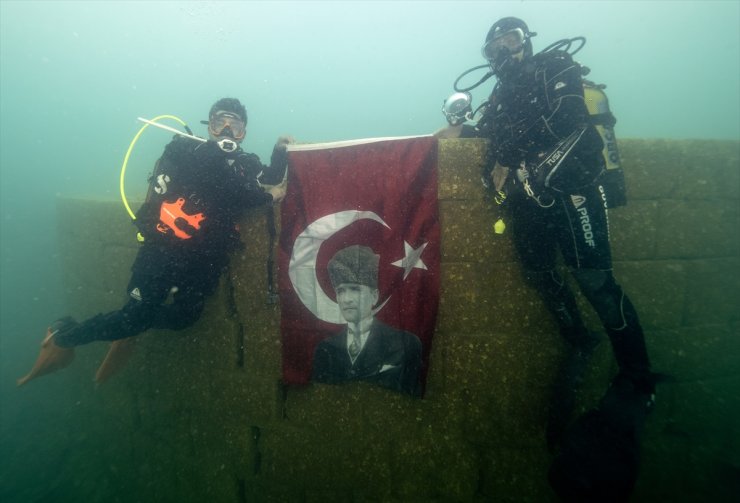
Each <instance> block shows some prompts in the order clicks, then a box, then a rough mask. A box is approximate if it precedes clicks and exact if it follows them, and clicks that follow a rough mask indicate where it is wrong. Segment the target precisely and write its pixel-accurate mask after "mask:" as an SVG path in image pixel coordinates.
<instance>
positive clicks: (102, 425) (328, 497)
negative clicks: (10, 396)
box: [34, 140, 740, 503]
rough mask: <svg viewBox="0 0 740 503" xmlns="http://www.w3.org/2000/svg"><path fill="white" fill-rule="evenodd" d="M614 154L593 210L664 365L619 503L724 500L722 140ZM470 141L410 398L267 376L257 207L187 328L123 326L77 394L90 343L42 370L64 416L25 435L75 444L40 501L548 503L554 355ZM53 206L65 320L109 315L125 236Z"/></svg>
mask: <svg viewBox="0 0 740 503" xmlns="http://www.w3.org/2000/svg"><path fill="white" fill-rule="evenodd" d="M619 147H620V150H621V154H622V162H623V166H624V169H625V174H626V181H627V188H628V197H629V203H628V205H627V206H626V207H621V208H616V209H614V210H612V211H610V222H611V230H612V238H613V251H614V260H615V264H614V269H615V274H616V276H617V279H618V281H619V282H620V283H621V284H622V286H623V287H624V289H625V290H626V291H627V292H628V293H629V295H630V297H631V299H632V301H633V303H634V304H635V305H636V307H637V309H638V312H639V313H640V317H641V320H642V322H643V325H644V327H645V330H646V337H647V343H648V348H649V351H650V354H651V357H652V360H653V363H654V367H655V370H656V371H658V372H662V373H665V374H668V375H670V380H669V381H667V382H665V383H663V384H661V385H660V388H659V390H658V401H657V406H656V408H655V410H654V412H653V413H652V415H651V417H650V418H649V420H648V424H647V428H646V431H645V433H644V441H643V456H642V465H641V474H640V478H639V480H638V485H637V488H636V489H635V493H634V496H633V501H659V500H673V501H691V500H699V499H701V500H705V501H729V500H730V495H732V494H735V495H736V494H737V492H733V491H737V487H738V486H737V480H736V478H735V477H733V474H737V473H738V470H739V469H740V457H739V455H738V452H740V330H739V328H740V319H739V318H738V306H740V274H738V273H739V272H740V233H738V229H739V228H740V225H738V224H739V223H740V197H739V194H738V188H739V187H740V155H739V152H740V144H738V142H719V141H717V142H715V141H698V140H692V141H670V140H623V141H621V142H620V144H619ZM484 148H485V147H484V142H482V141H480V140H442V141H440V144H439V149H440V151H439V175H440V181H439V199H440V211H441V222H442V240H443V242H442V297H441V304H440V312H439V320H438V327H437V333H436V335H435V340H434V347H433V349H432V354H431V361H430V370H429V375H428V387H427V392H426V397H425V398H424V399H422V400H414V399H410V398H406V397H404V396H399V395H396V394H393V393H392V392H387V391H385V390H382V389H376V388H373V387H370V386H366V385H362V384H353V385H347V386H330V385H312V386H308V387H305V388H286V387H284V386H282V385H281V382H280V369H281V363H280V361H281V360H280V358H281V348H280V334H279V320H280V310H279V306H278V305H274V304H268V303H267V302H266V298H267V280H266V274H265V263H266V259H267V250H268V236H267V233H266V231H265V228H266V227H265V218H266V215H265V213H264V212H263V211H262V210H255V211H253V212H251V213H250V214H249V215H248V216H247V218H245V220H244V221H243V222H242V224H241V229H242V234H243V235H244V236H245V241H246V242H247V248H246V250H245V251H243V252H240V253H238V254H237V255H235V256H234V257H233V259H232V263H231V266H230V269H229V271H228V273H227V274H226V275H225V276H224V278H223V280H222V282H221V285H220V287H219V290H218V292H217V294H216V295H215V296H214V297H213V298H211V299H210V300H209V301H208V304H207V307H206V311H205V313H204V315H203V317H202V318H201V320H200V321H199V322H198V323H197V324H196V325H195V326H194V327H192V328H191V329H188V330H186V331H184V332H182V333H171V332H151V333H147V334H145V335H143V336H141V337H140V340H139V343H138V347H137V352H136V354H135V355H134V357H133V359H132V361H131V362H130V364H129V365H128V366H127V368H125V369H124V371H123V372H122V373H121V374H120V375H117V376H116V377H115V378H114V379H112V380H111V381H110V382H108V383H106V384H105V385H103V386H101V387H100V388H99V389H97V390H95V389H93V386H92V384H91V377H92V375H94V370H95V368H96V367H97V365H98V364H99V362H100V360H101V358H102V356H103V355H104V353H105V351H106V349H107V348H106V345H105V344H93V345H91V346H89V347H84V348H80V349H79V351H78V355H79V356H78V358H79V361H78V362H77V363H76V364H75V365H74V366H72V367H70V368H69V369H68V370H65V371H64V372H61V373H59V374H58V375H55V376H52V377H48V378H45V379H44V380H46V379H62V380H64V381H65V384H66V386H65V390H66V392H65V394H64V395H63V396H60V397H59V400H60V407H64V405H63V404H64V403H66V402H69V404H76V405H75V406H74V407H72V406H70V407H69V412H68V414H69V420H68V421H65V422H64V423H62V424H55V425H53V426H52V425H49V427H50V431H46V432H44V431H42V432H40V435H42V437H43V435H48V436H50V437H51V436H54V437H55V438H58V436H59V435H60V434H61V433H65V432H64V431H62V432H60V429H61V430H67V429H68V430H69V431H67V432H66V433H68V434H69V436H68V437H67V438H68V439H69V440H68V442H67V443H66V445H59V442H58V441H57V442H56V443H55V444H53V445H50V446H49V447H47V448H48V449H50V450H52V449H64V450H66V451H68V452H69V451H71V452H74V453H75V455H74V456H68V457H67V458H66V461H65V463H64V464H63V465H61V466H59V467H58V470H59V471H58V473H57V474H56V475H55V477H56V478H55V480H56V486H55V488H54V489H49V494H48V495H59V494H61V493H60V491H61V492H63V493H64V496H65V497H66V498H68V499H70V500H79V501H83V500H85V501H103V500H105V501H180V502H184V501H194V502H195V501H205V500H210V501H219V502H220V501H223V502H235V503H240V502H245V501H250V502H251V501H258V502H262V501H265V502H270V501H275V502H283V501H289V502H290V501H298V502H314V501H322V502H332V501H336V502H346V501H355V502H365V501H382V502H417V501H418V502H432V501H436V502H448V501H463V502H465V501H494V500H495V501H554V500H555V499H556V498H555V495H554V493H553V492H552V490H551V489H550V488H549V486H548V483H547V469H548V466H549V463H550V457H549V454H548V451H547V449H546V446H545V442H544V424H545V417H546V403H547V390H548V387H549V385H550V383H551V380H552V377H553V374H554V372H555V368H556V366H557V364H558V362H559V358H560V356H561V355H562V346H561V341H560V340H559V339H558V336H557V331H556V329H555V326H554V324H553V322H552V321H551V320H550V318H549V316H548V315H547V314H546V313H545V311H544V308H543V306H542V304H541V302H540V301H539V300H538V298H537V296H536V295H535V293H534V292H533V291H532V290H531V289H529V288H528V287H527V286H525V285H523V282H522V277H521V273H520V270H519V267H518V265H517V262H516V259H515V256H514V252H513V249H512V245H511V242H510V239H509V235H508V234H506V233H505V234H504V235H503V236H501V235H495V234H494V233H493V232H492V223H493V221H494V220H495V218H496V215H497V213H496V212H497V209H496V207H495V205H493V204H492V203H491V202H490V201H489V200H487V198H486V197H485V194H484V190H483V188H482V187H481V185H480V182H479V176H480V166H481V163H482V162H483V161H482V159H483V152H484ZM58 208H59V229H60V232H59V235H60V236H61V239H60V244H59V246H60V252H61V255H62V260H63V267H64V271H63V274H64V282H65V283H64V284H65V288H66V291H67V294H68V300H69V310H70V314H73V315H74V316H76V317H85V316H89V315H92V314H95V313H97V312H100V311H107V310H111V309H116V308H118V307H119V306H120V305H121V303H122V302H124V301H125V298H126V292H125V287H126V284H127V282H128V274H129V266H130V264H131V262H132V261H133V258H134V256H135V253H136V249H137V246H138V245H137V243H136V240H135V229H134V227H133V226H132V225H130V222H129V221H128V217H127V216H126V214H125V212H124V210H123V208H122V207H121V206H120V203H104V202H95V201H87V200H76V199H60V200H59V202H58ZM101 228H105V229H106V230H107V232H106V233H100V232H97V231H96V230H97V229H101ZM579 303H580V304H581V306H582V307H583V309H584V312H585V313H586V316H587V319H588V323H589V325H590V326H592V327H593V328H594V329H599V322H598V320H597V319H596V317H595V315H594V313H593V312H592V311H591V310H590V308H589V307H588V306H586V304H585V303H584V302H583V299H582V298H580V297H579ZM608 346H609V345H608V343H606V342H605V343H603V344H601V345H600V346H599V348H598V349H597V352H596V354H595V356H594V359H593V364H592V367H591V370H590V371H589V374H588V378H587V381H586V383H585V384H584V386H583V390H582V392H581V393H580V395H579V407H580V409H581V410H585V409H587V408H590V407H592V406H594V404H595V403H596V401H597V400H598V398H599V397H600V396H601V395H602V394H603V392H604V390H605V389H606V386H607V384H608V382H609V380H610V378H611V377H612V376H613V374H614V372H615V370H616V365H615V363H614V362H613V359H612V356H611V350H610V348H609V347H608ZM34 385H39V386H43V385H44V382H43V380H42V381H39V382H38V383H34ZM52 430H53V431H52ZM83 433H84V434H83ZM91 460H95V462H94V463H91ZM70 480H77V481H79V480H88V481H95V482H89V483H85V484H72V483H70V482H68V481H70ZM65 481H66V482H65ZM60 488H63V489H60ZM54 491H56V492H54ZM122 494H126V497H125V498H122V497H121V495H122Z"/></svg>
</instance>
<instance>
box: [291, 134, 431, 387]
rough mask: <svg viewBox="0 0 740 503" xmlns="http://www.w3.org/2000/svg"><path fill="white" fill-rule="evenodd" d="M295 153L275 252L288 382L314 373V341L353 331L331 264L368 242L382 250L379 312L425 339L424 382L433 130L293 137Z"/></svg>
mask: <svg viewBox="0 0 740 503" xmlns="http://www.w3.org/2000/svg"><path fill="white" fill-rule="evenodd" d="M288 160H289V161H288V188H287V195H286V197H285V199H284V200H283V203H282V208H281V231H280V249H279V256H278V263H279V279H278V285H279V294H280V303H281V312H282V318H281V332H282V342H283V380H284V383H285V384H288V385H301V384H307V383H308V382H310V381H311V378H312V366H313V359H314V353H315V351H316V347H317V345H318V344H319V343H320V342H321V341H324V340H326V339H328V338H330V337H332V336H336V334H338V333H341V331H342V330H345V332H346V330H347V321H345V319H344V318H343V315H342V310H340V308H339V305H338V304H337V296H336V294H335V292H334V288H333V286H332V283H331V280H330V277H329V272H328V270H327V264H328V262H329V261H330V260H331V259H332V257H334V256H335V254H336V253H337V252H338V251H340V250H343V249H345V248H347V247H350V246H352V245H361V246H363V247H368V248H370V249H371V250H372V252H373V253H374V254H375V255H378V256H379V260H378V268H377V270H378V274H377V292H378V300H377V303H376V304H375V306H374V307H373V313H374V316H375V320H377V321H379V322H381V323H382V324H383V325H387V326H389V327H392V329H398V330H400V331H405V332H408V333H410V334H414V335H415V336H416V337H418V340H419V341H420V342H421V364H420V368H419V389H420V390H423V387H424V383H425V382H426V374H427V368H428V361H429V352H430V350H431V344H432V336H433V334H434V328H435V323H436V318H437V307H438V301H439V284H440V280H439V278H440V266H439V263H440V225H439V213H438V205H437V140H436V138H434V137H431V136H420V137H411V138H379V139H365V140H354V141H346V142H336V143H324V144H309V145H291V146H289V147H288ZM394 333H395V331H394ZM370 338H371V339H372V338H373V335H372V332H371V335H370ZM368 344H370V343H369V342H368ZM417 344H418V343H417ZM347 358H349V357H347ZM392 366H393V365H392V364H384V365H383V366H382V368H379V369H378V372H381V371H382V370H384V369H385V368H390V367H392ZM417 394H419V393H417Z"/></svg>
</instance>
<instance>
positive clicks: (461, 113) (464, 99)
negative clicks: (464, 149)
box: [442, 93, 473, 126]
mask: <svg viewBox="0 0 740 503" xmlns="http://www.w3.org/2000/svg"><path fill="white" fill-rule="evenodd" d="M472 102H473V98H472V96H470V94H469V93H454V94H452V95H450V97H449V98H447V99H446V100H445V101H444V104H443V105H442V113H443V114H444V116H445V119H447V122H448V123H449V124H450V126H459V125H460V124H462V123H463V122H465V121H466V120H470V118H471V116H472V113H473V107H472Z"/></svg>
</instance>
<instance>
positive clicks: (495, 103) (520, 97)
mask: <svg viewBox="0 0 740 503" xmlns="http://www.w3.org/2000/svg"><path fill="white" fill-rule="evenodd" d="M533 35H535V33H532V32H530V31H529V29H528V27H527V25H526V24H525V23H524V22H523V21H522V20H520V19H517V18H511V17H509V18H503V19H501V20H499V21H498V22H496V23H495V24H494V25H493V26H492V27H491V29H490V31H489V33H488V36H487V37H486V43H485V45H484V46H483V50H482V51H483V55H484V57H485V58H486V59H487V60H488V62H489V63H490V67H491V71H492V72H493V74H494V75H495V76H496V77H497V79H498V82H497V84H496V86H495V88H494V90H493V92H492V94H491V96H490V98H489V100H488V103H487V106H486V108H485V110H484V112H483V115H482V117H481V119H480V120H479V121H478V122H477V123H476V124H475V125H470V124H465V125H459V126H452V127H450V128H447V130H445V131H444V133H443V134H438V135H439V136H443V137H454V136H455V135H459V136H463V137H476V136H477V137H484V138H488V139H489V141H490V143H489V150H488V159H487V161H488V162H487V169H486V171H485V172H484V175H483V182H484V184H486V186H490V184H492V185H493V186H494V188H495V189H496V190H497V191H503V192H505V193H506V194H507V196H508V197H507V198H506V201H505V206H506V207H507V209H508V211H509V212H510V216H511V220H512V227H513V240H514V243H515V247H516V250H517V253H518V255H519V257H520V260H521V263H522V265H523V268H524V271H525V275H526V278H527V280H528V281H529V282H530V283H531V284H532V285H533V286H534V287H535V288H536V289H537V291H538V292H539V293H540V295H541V296H542V298H543V299H544V301H545V303H546V305H547V307H548V309H549V310H550V312H552V314H553V315H554V316H555V318H556V320H557V324H558V327H559V330H560V333H561V335H562V336H563V337H564V338H565V340H566V341H567V342H568V343H569V347H570V354H569V355H568V357H567V358H566V363H565V365H564V369H563V371H562V372H561V373H560V376H559V377H558V382H557V383H556V385H555V390H554V393H555V396H554V397H553V400H552V402H553V405H552V409H551V417H550V424H549V425H548V440H549V441H550V442H551V444H553V443H556V442H557V440H558V437H559V436H560V435H561V434H562V431H563V429H564V427H565V424H566V422H567V420H568V417H567V416H568V415H569V414H570V412H571V411H570V408H572V405H573V393H572V390H573V387H575V385H576V384H577V381H578V380H579V379H580V378H581V377H582V374H583V370H584V368H585V365H586V360H587V358H588V356H590V353H591V352H592V351H593V348H594V347H595V345H596V344H597V343H598V342H597V339H596V338H595V336H594V335H593V334H591V333H590V332H589V331H588V330H587V329H586V327H585V325H584V323H583V321H582V319H581V315H580V313H579V311H578V308H577V306H576V302H575V298H574V296H573V293H572V292H571V290H570V289H569V288H568V286H567V284H566V283H565V281H564V280H563V278H562V277H561V276H560V275H559V274H558V272H557V271H556V252H557V249H558V248H559V249H560V251H561V253H562V255H563V258H564V260H565V263H566V265H567V266H568V267H569V268H570V270H571V272H572V274H573V276H574V277H575V279H576V281H577V283H578V285H579V286H580V288H581V291H582V292H583V294H584V295H585V296H586V298H587V299H588V301H589V302H590V303H591V305H592V306H593V307H594V309H595V310H596V312H597V313H598V315H599V317H600V319H601V322H602V323H603V325H604V328H605V329H606V332H607V334H608V335H609V338H610V340H611V344H612V348H613V351H614V355H615V357H616V360H617V363H618V364H619V372H620V379H621V378H626V379H627V380H628V381H629V382H630V383H631V385H632V386H633V388H634V390H635V392H636V393H638V394H644V395H645V404H646V406H647V407H649V406H651V405H652V396H653V393H654V382H653V377H652V374H651V372H650V363H649V360H648V354H647V350H646V348H645V341H644V337H643V332H642V328H641V326H640V322H639V320H638V317H637V313H636V311H635V309H634V307H633V305H632V303H631V302H630V300H629V298H628V297H627V296H626V295H625V294H624V292H623V291H622V289H621V288H620V286H619V285H618V284H617V283H616V281H615V279H614V276H613V274H612V261H611V251H610V245H609V229H608V218H607V211H606V201H607V198H606V194H605V192H606V189H605V187H604V185H602V183H601V180H600V176H601V175H602V173H603V172H604V170H605V161H604V158H603V155H602V149H603V142H602V140H601V137H600V136H599V134H598V132H597V131H596V129H595V128H594V126H593V125H591V124H590V123H589V116H588V111H587V108H586V105H585V102H584V95H583V82H582V68H581V66H580V65H578V64H577V63H575V62H574V61H573V59H572V58H571V56H570V55H569V54H568V53H567V52H566V51H562V50H546V51H544V52H541V53H539V54H537V55H534V54H533V52H532V42H531V40H530V38H531V37H532V36H533Z"/></svg>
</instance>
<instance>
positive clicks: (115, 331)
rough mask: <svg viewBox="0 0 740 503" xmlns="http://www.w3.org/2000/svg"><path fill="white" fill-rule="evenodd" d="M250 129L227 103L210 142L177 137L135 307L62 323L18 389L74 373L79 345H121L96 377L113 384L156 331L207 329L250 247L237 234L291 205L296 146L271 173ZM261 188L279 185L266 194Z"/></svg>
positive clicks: (147, 239)
mask: <svg viewBox="0 0 740 503" xmlns="http://www.w3.org/2000/svg"><path fill="white" fill-rule="evenodd" d="M246 124H247V112H246V109H245V108H244V106H243V105H242V104H241V103H240V102H239V100H237V99H234V98H224V99H221V100H219V101H217V102H216V103H215V104H214V105H213V107H212V108H211V110H210V113H209V120H208V132H209V136H210V141H208V142H205V143H201V142H198V141H195V140H193V139H190V138H183V137H181V136H176V137H175V138H174V140H172V142H170V143H169V144H168V145H167V147H166V148H165V150H164V153H163V155H162V157H161V158H160V159H159V161H158V162H157V165H156V167H155V170H154V175H153V176H152V178H151V185H150V188H149V194H148V195H147V199H146V202H145V203H144V204H143V206H142V207H141V208H140V210H139V211H138V213H137V218H136V220H135V224H136V226H137V227H138V229H139V232H140V234H141V235H142V236H143V238H144V242H143V244H142V246H141V248H140V249H139V252H138V254H137V257H136V260H135V261H134V264H133V266H132V274H131V279H130V281H129V284H128V294H129V300H128V302H127V303H126V304H125V305H124V306H123V308H122V309H120V310H118V311H113V312H110V313H106V314H98V315H96V316H93V317H92V318H90V319H88V320H86V321H83V322H82V323H76V322H75V321H74V320H73V319H71V318H69V317H67V318H63V319H61V320H57V321H56V322H54V323H53V324H52V326H51V327H50V328H49V330H48V333H47V337H46V339H45V340H44V342H43V344H42V350H41V354H40V356H39V358H38V360H37V362H36V365H35V366H34V368H33V369H32V371H31V373H29V374H28V375H27V376H25V377H23V378H22V379H19V381H18V385H22V384H25V383H26V382H27V381H29V380H31V379H33V378H35V377H38V376H40V375H43V374H45V373H49V372H53V371H55V370H58V369H60V368H63V367H65V366H67V365H68V364H69V363H70V362H71V361H72V358H73V357H74V352H73V351H74V350H73V348H74V347H75V346H79V345H81V344H87V343H89V342H92V341H96V340H105V341H115V342H114V343H113V345H112V346H111V349H110V351H109V353H108V356H107V357H106V360H105V361H104V362H103V364H102V365H101V368H100V369H99V371H98V375H97V376H96V378H97V380H99V381H100V380H104V379H105V378H107V377H108V375H109V374H110V373H112V372H114V371H115V370H116V368H117V367H119V366H120V365H121V360H122V359H125V358H127V356H128V352H129V351H130V343H131V339H128V338H130V337H132V336H135V335H138V334H140V333H141V332H144V331H145V330H148V329H150V328H158V329H171V330H181V329H184V328H186V327H189V326H191V325H192V324H193V323H195V322H196V321H197V320H198V318H199V317H200V315H201V312H202V311H203V307H204V301H205V298H206V297H207V296H209V295H211V294H212V293H213V292H214V291H215V290H216V287H217V285H218V281H219V278H220V276H221V274H222V272H223V271H224V269H225V268H226V266H227V265H228V261H229V252H231V251H234V250H235V249H236V248H237V247H238V246H240V245H241V240H240V236H239V231H238V229H237V227H236V225H237V220H238V219H239V218H240V216H241V215H242V214H243V213H244V210H245V209H247V208H249V207H254V206H259V205H265V204H271V203H273V202H278V201H280V200H282V198H283V197H284V196H285V189H284V187H283V186H282V185H280V183H279V182H280V181H281V180H282V178H283V173H284V170H285V166H286V163H287V154H286V149H285V147H286V144H287V143H289V142H290V141H291V139H290V138H289V137H281V138H280V139H279V140H278V143H277V144H276V146H275V149H274V151H273V154H272V159H271V166H270V167H267V166H264V165H263V164H262V163H261V162H260V160H259V158H258V157H257V156H256V155H255V154H249V153H246V152H244V151H242V150H241V148H240V146H239V145H240V143H241V142H242V141H243V140H244V137H245V136H246ZM265 174H267V177H265V176H264V175H265ZM265 178H269V179H267V180H266V179H265ZM260 180H261V181H264V182H265V183H269V184H272V185H274V186H273V187H271V188H270V189H269V191H265V190H263V188H262V187H261V185H260V183H261V182H260ZM170 296H171V299H172V300H171V302H168V298H169V297H170Z"/></svg>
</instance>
